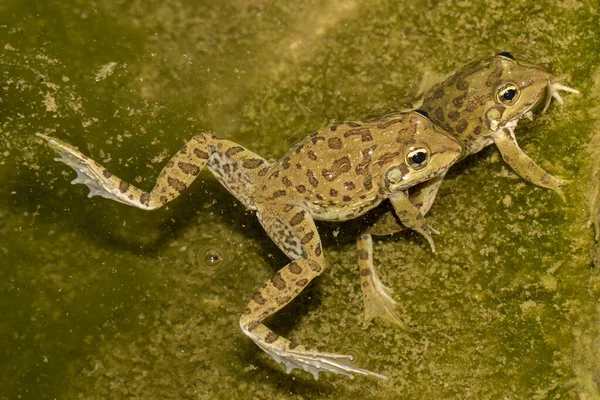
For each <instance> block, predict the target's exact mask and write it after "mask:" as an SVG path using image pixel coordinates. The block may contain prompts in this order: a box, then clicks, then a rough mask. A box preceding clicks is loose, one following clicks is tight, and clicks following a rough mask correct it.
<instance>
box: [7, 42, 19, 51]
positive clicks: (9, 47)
mask: <svg viewBox="0 0 600 400" xmlns="http://www.w3.org/2000/svg"><path fill="white" fill-rule="evenodd" d="M4 50H11V51H17V49H15V48H14V47H12V46H11V45H10V43H6V44H5V45H4Z"/></svg>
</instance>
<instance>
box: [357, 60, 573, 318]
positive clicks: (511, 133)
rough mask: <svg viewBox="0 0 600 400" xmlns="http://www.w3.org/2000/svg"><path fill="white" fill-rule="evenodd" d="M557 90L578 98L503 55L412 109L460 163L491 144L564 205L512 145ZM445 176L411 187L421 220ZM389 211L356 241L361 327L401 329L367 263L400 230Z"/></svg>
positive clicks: (460, 74)
mask: <svg viewBox="0 0 600 400" xmlns="http://www.w3.org/2000/svg"><path fill="white" fill-rule="evenodd" d="M560 91H565V92H569V93H574V94H580V93H579V91H578V90H576V89H573V88H571V87H568V86H565V85H563V84H561V83H560V82H558V80H557V79H556V77H555V76H554V75H552V74H551V73H550V72H548V71H547V70H546V69H545V68H543V67H541V66H538V65H535V64H533V63H530V62H527V61H522V60H518V59H515V57H514V56H513V55H512V54H511V53H509V52H500V53H498V54H496V55H495V56H493V57H489V58H485V59H483V60H479V61H475V62H472V63H470V64H468V65H466V66H465V67H463V68H461V69H460V70H458V71H457V72H456V73H454V74H453V75H452V76H450V77H449V78H447V79H445V80H444V81H442V82H440V83H438V84H437V85H434V86H433V87H432V88H431V89H429V90H428V91H426V92H425V93H424V94H423V95H422V96H421V98H420V100H419V101H418V107H419V108H420V109H422V110H423V111H425V112H427V113H428V115H429V116H430V118H431V120H432V121H434V122H435V123H436V124H438V125H440V126H441V127H443V128H444V129H445V130H447V131H448V132H450V134H451V135H452V136H453V137H454V138H456V139H457V140H458V141H459V142H460V144H461V146H462V148H463V151H462V155H461V159H463V158H465V157H468V156H469V155H471V154H475V153H477V152H479V151H481V150H482V149H484V148H485V147H487V146H490V145H492V144H495V145H496V147H497V149H498V150H499V151H500V154H501V156H502V158H503V159H504V161H505V162H506V163H507V164H508V165H509V166H510V167H511V168H512V170H513V171H514V172H516V174H517V175H519V176H520V177H522V178H523V179H525V180H527V181H529V182H531V183H533V184H535V185H537V186H540V187H542V188H546V189H550V190H553V191H554V192H556V193H557V194H558V196H559V197H560V198H561V199H562V200H563V201H564V200H565V196H564V193H563V191H562V188H561V186H562V185H563V184H564V183H566V181H565V180H562V179H559V178H557V177H554V176H552V175H550V174H549V173H547V172H546V171H544V170H543V169H542V168H541V167H540V166H539V165H538V164H537V163H536V162H535V161H533V160H532V159H531V158H530V157H529V156H528V155H527V154H525V152H523V150H521V148H520V147H519V145H518V144H517V140H516V136H515V128H516V127H517V124H518V122H519V121H520V120H521V119H523V118H527V119H529V120H531V119H533V115H534V112H536V111H540V112H541V113H544V112H546V111H547V110H548V107H549V105H550V102H551V101H552V100H553V99H554V100H556V101H557V102H558V103H559V104H561V105H562V104H563V103H564V101H563V99H562V97H561V96H560ZM444 176H445V172H444V173H441V174H438V175H437V176H436V177H434V178H432V179H430V180H428V181H427V182H425V183H423V184H420V185H415V186H414V187H413V188H411V190H410V194H409V199H410V201H411V202H412V203H413V205H414V206H415V207H417V208H418V209H419V210H420V212H421V214H422V215H425V214H427V212H428V211H429V209H430V208H431V206H432V204H433V202H434V199H435V197H436V194H437V191H438V189H439V187H440V185H441V183H442V181H443V179H444ZM403 229H404V227H403V226H402V223H401V221H399V220H398V219H397V218H396V216H395V215H394V214H393V212H391V211H387V212H383V213H380V214H379V215H378V216H377V217H376V220H375V222H374V223H373V224H372V225H370V226H369V227H368V228H366V229H365V230H364V231H363V232H362V233H361V234H359V235H358V236H357V242H356V247H357V254H358V264H359V270H360V276H361V288H362V290H363V300H364V304H365V312H364V318H363V327H367V326H368V325H369V324H370V322H371V321H372V320H373V319H374V318H376V317H382V318H383V319H386V320H388V321H391V322H393V323H395V324H398V325H404V322H403V320H402V318H401V317H400V316H399V315H398V314H397V312H396V310H397V305H398V303H397V302H396V301H395V300H394V299H393V297H392V296H391V290H390V289H389V288H388V287H386V286H385V285H384V284H383V283H382V282H381V280H380V278H379V276H378V271H377V269H376V268H375V266H374V264H373V241H372V236H373V235H376V236H384V235H390V234H393V233H396V232H399V231H401V230H403Z"/></svg>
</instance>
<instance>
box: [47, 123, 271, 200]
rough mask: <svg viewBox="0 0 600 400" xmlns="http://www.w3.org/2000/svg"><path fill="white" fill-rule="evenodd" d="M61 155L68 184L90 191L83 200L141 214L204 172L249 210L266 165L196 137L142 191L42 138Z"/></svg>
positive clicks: (227, 144)
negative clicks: (69, 171) (69, 172)
mask: <svg viewBox="0 0 600 400" xmlns="http://www.w3.org/2000/svg"><path fill="white" fill-rule="evenodd" d="M37 136H39V137H41V138H43V139H45V140H47V141H48V143H49V144H50V146H51V147H52V148H53V149H54V150H55V151H56V152H57V153H58V154H60V155H61V158H56V159H55V160H57V161H61V162H63V163H65V164H67V165H69V166H70V167H71V168H73V169H74V170H75V172H77V178H75V179H74V180H73V181H72V182H71V183H73V184H76V183H83V184H85V185H86V186H87V187H88V188H89V189H90V193H89V194H88V197H92V196H102V197H105V198H107V199H111V200H115V201H118V202H120V203H124V204H127V205H130V206H133V207H137V208H141V209H143V210H154V209H156V208H159V207H162V206H163V205H165V204H166V203H168V202H169V201H171V200H174V199H175V198H177V197H178V196H179V195H180V194H181V193H183V191H184V190H185V189H187V187H188V186H189V185H191V184H192V182H193V181H194V179H196V177H197V176H198V174H199V173H200V171H202V169H203V168H204V166H205V165H207V164H208V169H209V170H210V171H211V172H212V173H213V175H215V176H216V177H217V179H219V181H220V182H221V183H222V184H223V185H224V186H225V187H226V188H227V189H228V190H229V191H230V192H231V193H233V194H234V195H235V196H236V197H237V198H238V199H239V200H241V201H242V202H243V203H244V205H246V206H247V207H249V208H253V204H252V200H251V199H252V194H253V193H252V188H253V187H254V183H255V182H256V181H257V180H258V175H260V174H261V173H263V172H266V168H268V166H269V164H268V163H267V162H266V161H265V160H264V159H262V158H261V157H259V156H257V155H256V154H254V153H252V152H251V151H249V150H247V149H245V148H243V147H242V146H240V145H238V144H236V143H234V142H231V141H228V140H223V139H220V138H218V137H216V136H214V135H209V134H204V133H201V134H198V135H196V136H194V137H193V138H192V139H190V140H189V141H188V142H187V143H186V144H185V145H184V146H183V147H182V148H181V149H180V150H179V151H178V152H177V153H176V154H175V155H174V156H173V157H172V158H171V159H170V160H169V162H168V163H167V164H166V165H165V167H164V168H163V169H162V171H161V172H160V174H159V176H158V178H157V180H156V184H155V185H154V188H153V189H152V190H151V191H150V192H146V191H143V190H141V189H139V188H137V187H135V186H133V185H132V184H130V183H128V182H125V181H124V180H122V179H120V178H119V177H117V176H115V175H113V174H112V173H110V172H109V171H108V170H107V169H106V168H104V167H103V166H102V165H100V164H99V163H98V162H96V161H94V160H92V159H91V158H89V157H87V156H86V155H84V154H82V153H81V152H79V151H77V150H75V149H74V148H73V146H71V145H69V144H68V143H65V142H63V141H61V140H59V139H56V138H52V137H49V136H45V135H42V134H40V133H38V134H37Z"/></svg>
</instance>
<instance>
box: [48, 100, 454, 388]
mask: <svg viewBox="0 0 600 400" xmlns="http://www.w3.org/2000/svg"><path fill="white" fill-rule="evenodd" d="M38 136H39V137H41V138H43V139H45V140H46V141H47V142H48V143H49V144H50V146H51V147H52V148H53V149H54V150H55V151H57V152H58V153H59V154H60V155H61V158H57V159H56V160H57V161H62V162H64V163H65V164H67V165H69V166H71V167H72V168H73V169H74V170H75V171H76V172H77V178H76V179H75V180H73V182H72V183H73V184H75V183H83V184H85V185H87V186H88V187H89V188H90V193H89V195H88V197H92V196H94V195H99V196H103V197H106V198H108V199H112V200H115V201H118V202H121V203H124V204H127V205H130V206H134V207H137V208H141V209H143V210H153V209H156V208H159V207H162V206H163V205H165V204H166V203H168V202H170V201H172V200H174V199H175V198H177V197H178V196H179V195H180V194H181V193H182V192H183V191H184V190H185V189H186V188H187V187H188V186H189V185H190V184H191V183H192V182H193V181H194V179H195V178H196V177H197V176H198V174H199V173H200V171H202V169H203V168H204V167H205V166H206V167H207V168H208V170H209V171H210V172H212V174H213V175H214V176H215V177H216V178H217V179H218V180H219V181H220V182H221V183H222V184H223V186H225V187H226V188H227V189H228V190H229V192H231V194H233V195H234V196H235V197H236V198H237V199H238V200H239V201H241V202H242V203H243V204H244V205H245V206H246V207H247V208H248V209H250V210H254V211H256V215H257V217H258V219H259V221H260V223H261V224H262V226H263V227H264V229H265V231H266V232H267V234H268V235H269V236H270V237H271V239H273V241H274V242H275V243H276V244H277V246H278V247H279V248H280V249H281V250H282V251H283V252H284V253H285V254H286V255H287V256H288V257H289V258H290V259H292V261H291V262H290V263H289V264H287V265H286V266H285V267H283V268H282V269H281V270H280V271H279V272H277V273H276V274H275V275H274V276H273V277H272V278H271V279H270V280H269V281H268V282H266V283H265V284H264V285H263V286H262V287H261V288H260V289H259V290H258V291H257V292H256V293H255V294H254V296H253V297H252V300H251V301H250V303H249V304H248V307H247V308H246V309H245V311H244V312H243V313H242V316H241V318H240V327H241V329H242V331H243V332H244V333H245V334H246V335H247V336H248V337H249V338H250V339H252V340H253V341H254V342H255V343H256V344H257V345H258V346H259V347H260V348H261V349H263V350H264V351H265V352H267V353H268V354H270V355H271V356H272V357H273V358H274V359H275V360H276V361H277V362H282V363H284V364H285V366H286V370H287V372H290V371H291V370H293V369H294V368H301V369H304V370H305V371H308V372H310V373H311V374H313V376H314V377H315V379H317V378H318V374H319V372H321V371H331V372H335V373H339V374H343V375H348V376H350V377H352V373H358V374H363V375H370V376H375V377H378V378H382V379H385V376H383V375H380V374H377V373H374V372H371V371H368V370H365V369H361V368H358V367H355V366H353V365H352V364H351V363H350V360H351V359H352V357H351V356H347V355H339V354H331V353H322V352H319V351H316V350H314V349H311V348H309V347H307V346H303V345H300V344H298V343H295V342H293V341H290V340H288V339H286V338H284V337H282V336H280V335H278V334H277V333H275V332H273V331H272V330H271V329H269V328H268V327H267V326H266V325H264V324H263V320H264V319H265V318H267V317H268V316H270V315H273V314H274V313H276V312H277V311H278V310H280V309H281V308H283V307H284V306H285V305H286V304H288V303H289V302H290V301H292V300H293V299H294V298H295V297H296V296H298V294H299V293H300V292H301V291H302V290H303V289H304V288H305V287H306V286H307V285H308V284H309V283H310V282H311V281H312V280H313V279H314V278H315V277H317V276H318V275H320V274H321V273H322V272H323V270H324V269H325V267H326V263H325V258H324V256H323V250H322V247H321V240H320V239H319V233H318V232H317V228H316V226H315V222H314V221H315V220H322V221H344V220H349V219H353V218H356V217H358V216H360V215H363V214H364V213H366V212H367V211H369V210H371V209H372V208H374V207H376V206H377V205H378V204H379V203H381V202H382V201H384V200H389V201H390V203H391V204H392V207H393V209H394V212H395V213H396V215H397V217H398V218H399V220H400V221H401V222H402V224H403V226H406V227H409V228H410V229H413V230H415V231H417V232H419V233H420V234H422V235H423V236H424V237H425V238H427V240H428V241H429V243H430V245H431V247H432V249H433V240H432V238H431V233H432V232H434V230H433V229H432V228H431V227H430V226H429V225H428V224H427V221H426V220H425V218H424V217H423V215H422V213H421V212H420V211H419V209H418V208H417V207H415V206H414V205H413V204H412V203H411V201H409V198H408V197H407V191H408V189H409V188H410V187H412V186H414V185H416V184H419V183H421V182H425V181H428V180H431V179H434V178H435V177H437V176H440V175H443V174H444V173H445V172H446V171H447V170H448V168H449V167H450V166H451V165H452V164H453V163H454V162H456V160H458V159H460V158H461V157H462V155H463V146H462V145H461V144H460V143H459V141H458V140H456V139H455V138H453V137H451V136H450V135H449V134H448V133H447V132H445V131H444V130H443V129H441V128H440V127H438V126H437V125H435V124H433V123H432V122H431V120H430V119H429V118H428V117H427V115H426V113H425V112H423V111H413V112H409V113H395V114H389V115H387V116H385V117H383V118H381V119H378V120H375V121H370V122H352V121H351V122H341V123H336V124H332V125H329V126H326V127H324V128H322V129H319V130H318V131H316V132H314V133H313V134H311V135H310V136H309V137H307V138H306V139H305V140H303V141H302V142H300V143H299V144H297V145H296V146H295V147H294V148H292V149H291V150H290V151H289V152H288V153H287V154H286V155H285V156H284V157H282V158H281V159H280V160H279V161H277V162H275V163H273V164H270V163H269V162H267V161H266V160H265V159H263V158H261V157H259V156H258V155H256V154H254V153H252V152H251V151H249V150H247V149H245V148H244V147H242V146H240V145H238V144H237V143H234V142H231V141H228V140H224V139H221V138H219V137H217V136H214V135H209V134H199V135H197V136H195V137H194V138H192V139H191V140H190V141H189V142H187V143H186V144H185V146H183V148H182V149H181V150H180V151H179V152H178V153H177V154H175V156H173V158H171V160H170V161H169V162H168V163H167V165H166V166H165V167H164V169H163V170H162V171H161V173H160V174H159V176H158V179H157V182H156V185H155V186H154V188H153V189H152V190H151V191H150V192H145V191H143V190H141V189H138V188H136V187H135V186H133V185H131V184H129V183H127V182H125V181H123V180H121V179H120V178H118V177H116V176H115V175H113V174H112V173H110V172H109V171H108V170H106V169H105V168H104V167H103V166H102V165H100V164H99V163H97V162H96V161H94V160H92V159H90V158H88V157H87V156H85V155H83V154H82V153H80V152H79V151H77V150H76V149H74V148H73V147H71V146H70V145H69V144H67V143H64V142H62V141H60V140H58V139H55V138H51V137H48V136H45V135H42V134H38Z"/></svg>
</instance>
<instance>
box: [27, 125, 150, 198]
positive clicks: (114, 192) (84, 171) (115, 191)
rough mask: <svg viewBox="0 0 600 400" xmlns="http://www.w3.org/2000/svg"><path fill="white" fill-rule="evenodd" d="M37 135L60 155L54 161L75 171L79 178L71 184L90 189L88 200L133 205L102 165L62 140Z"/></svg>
mask: <svg viewBox="0 0 600 400" xmlns="http://www.w3.org/2000/svg"><path fill="white" fill-rule="evenodd" d="M35 135H36V136H38V137H40V138H42V139H44V140H46V141H47V142H48V144H49V145H50V147H51V148H52V150H54V151H56V152H57V153H58V154H59V155H60V157H59V158H55V159H54V161H60V162H62V163H64V164H67V165H68V166H69V167H71V168H73V169H74V170H75V172H76V173H77V177H76V178H75V179H73V180H72V181H71V184H72V185H76V184H78V183H81V184H84V185H85V186H87V187H88V188H89V189H90V192H89V193H88V198H89V197H94V196H101V197H104V198H107V199H110V200H114V201H118V202H120V203H125V204H130V203H131V201H130V199H128V198H127V197H125V196H124V195H123V193H121V191H120V190H119V188H118V187H115V186H114V185H113V183H112V182H111V181H110V178H111V177H112V174H111V173H110V172H108V171H107V170H106V169H105V168H104V167H103V166H102V165H100V164H99V163H97V162H96V161H94V160H92V159H91V158H89V157H87V156H85V155H84V154H82V153H81V152H79V151H78V150H75V149H74V148H73V147H72V146H71V145H69V144H68V143H65V142H63V141H62V140H59V139H56V138H53V137H50V136H46V135H43V134H41V133H36V134H35ZM140 208H141V207H140Z"/></svg>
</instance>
